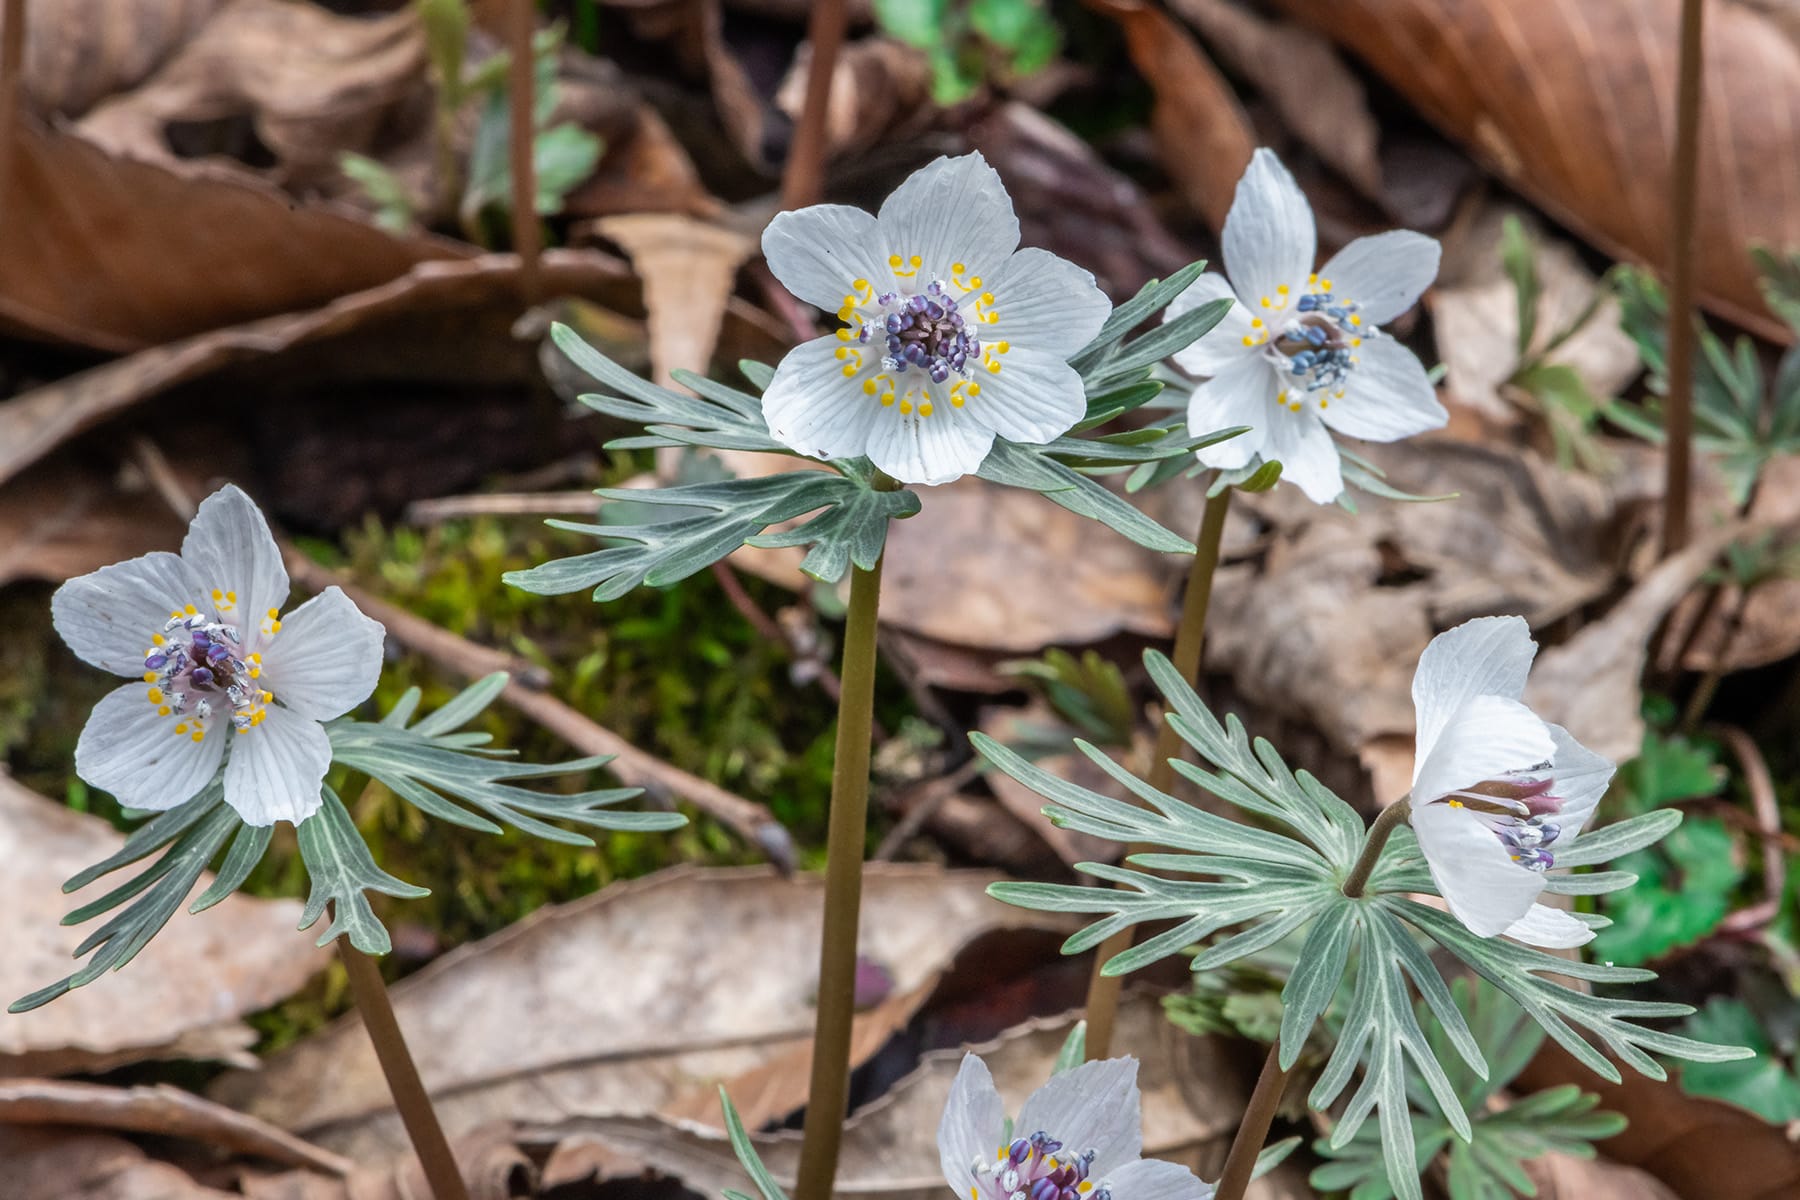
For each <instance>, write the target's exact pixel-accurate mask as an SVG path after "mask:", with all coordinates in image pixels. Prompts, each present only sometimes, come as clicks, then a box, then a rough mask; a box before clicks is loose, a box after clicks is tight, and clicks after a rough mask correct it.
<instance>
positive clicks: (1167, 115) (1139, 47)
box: [1088, 0, 1256, 230]
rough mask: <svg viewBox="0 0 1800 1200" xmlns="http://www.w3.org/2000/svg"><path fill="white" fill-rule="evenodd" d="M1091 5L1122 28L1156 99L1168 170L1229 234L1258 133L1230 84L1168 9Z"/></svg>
mask: <svg viewBox="0 0 1800 1200" xmlns="http://www.w3.org/2000/svg"><path fill="white" fill-rule="evenodd" d="M1088 2H1089V5H1090V7H1092V8H1095V9H1098V10H1099V11H1101V12H1103V13H1105V14H1107V15H1108V16H1110V17H1112V18H1113V19H1114V20H1115V21H1117V22H1119V25H1120V27H1121V28H1122V29H1123V30H1124V31H1125V46H1126V49H1127V50H1128V51H1129V52H1130V54H1131V61H1132V62H1133V63H1135V64H1136V65H1137V69H1138V73H1139V74H1140V75H1142V76H1143V77H1144V78H1145V79H1146V80H1147V81H1148V82H1149V84H1150V87H1151V90H1152V91H1154V92H1155V93H1156V106H1155V107H1154V108H1153V109H1152V110H1151V112H1150V132H1151V133H1152V134H1153V135H1154V136H1155V138H1156V142H1157V146H1158V147H1159V148H1160V150H1161V161H1162V165H1163V169H1164V170H1166V171H1168V173H1169V175H1170V176H1171V177H1172V178H1173V179H1174V180H1175V182H1176V185H1177V186H1178V187H1179V188H1180V189H1181V194H1182V195H1183V196H1184V197H1186V199H1187V202H1188V203H1189V204H1190V205H1191V206H1192V207H1193V209H1194V211H1195V212H1197V213H1199V214H1200V215H1201V216H1202V217H1204V218H1205V219H1206V222H1207V224H1209V225H1211V226H1212V227H1213V229H1214V230H1218V229H1222V228H1224V225H1225V213H1226V211H1227V210H1228V209H1229V208H1230V207H1231V198H1232V195H1233V193H1234V192H1235V191H1236V189H1237V180H1238V177H1239V176H1240V175H1242V174H1243V173H1244V168H1245V167H1247V166H1249V165H1250V154H1251V152H1252V151H1253V150H1255V149H1256V134H1255V132H1254V131H1253V130H1252V129H1251V128H1250V121H1249V118H1248V117H1246V116H1245V115H1244V112H1243V109H1241V108H1240V107H1239V106H1238V101H1237V97H1236V96H1235V95H1234V94H1233V93H1232V90H1231V87H1230V85H1228V84H1227V83H1226V82H1225V80H1224V78H1223V77H1222V76H1221V75H1220V74H1219V72H1218V70H1217V68H1215V67H1214V66H1213V65H1212V63H1211V62H1209V61H1208V60H1207V57H1206V55H1205V54H1203V53H1202V52H1201V50H1200V48H1199V47H1198V46H1196V45H1195V44H1194V39H1193V38H1191V37H1189V36H1188V33H1187V31H1186V30H1185V29H1183V28H1182V27H1181V26H1180V25H1179V24H1177V23H1176V22H1175V20H1174V19H1173V18H1172V17H1170V16H1169V15H1168V14H1167V13H1165V12H1163V11H1162V9H1160V8H1158V7H1156V6H1154V5H1152V4H1149V3H1146V2H1145V0H1088Z"/></svg>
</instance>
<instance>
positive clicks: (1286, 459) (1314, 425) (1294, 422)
mask: <svg viewBox="0 0 1800 1200" xmlns="http://www.w3.org/2000/svg"><path fill="white" fill-rule="evenodd" d="M1306 403H1307V401H1306V400H1304V399H1303V400H1302V401H1301V404H1302V405H1305V404H1306ZM1262 454H1263V457H1264V458H1266V459H1276V460H1279V461H1280V463H1281V477H1282V478H1283V479H1285V480H1287V481H1288V482H1289V483H1291V484H1293V485H1294V486H1295V487H1298V488H1299V489H1300V490H1301V491H1302V492H1305V493H1306V498H1307V499H1308V500H1311V501H1312V502H1313V503H1314V504H1330V503H1331V502H1332V501H1333V500H1336V499H1337V498H1338V497H1339V496H1340V495H1342V494H1343V491H1344V465H1343V461H1342V460H1341V459H1340V458H1338V450H1337V443H1336V442H1334V441H1332V440H1331V432H1330V431H1329V430H1327V429H1326V428H1325V426H1324V425H1323V424H1322V423H1321V422H1320V420H1319V418H1318V415H1317V413H1316V412H1315V411H1314V410H1313V409H1311V408H1307V407H1303V408H1301V410H1300V411H1299V412H1288V411H1284V410H1282V409H1281V408H1279V407H1277V408H1276V409H1275V411H1274V413H1273V414H1272V415H1271V416H1270V418H1269V432H1268V437H1267V439H1266V440H1265V441H1264V442H1263V450H1262Z"/></svg>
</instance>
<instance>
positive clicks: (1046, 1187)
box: [1031, 1179, 1062, 1200]
mask: <svg viewBox="0 0 1800 1200" xmlns="http://www.w3.org/2000/svg"><path fill="white" fill-rule="evenodd" d="M1061 1191H1062V1189H1061V1188H1059V1187H1057V1186H1056V1185H1055V1184H1054V1183H1051V1182H1050V1181H1049V1180H1048V1179H1040V1180H1038V1181H1037V1182H1036V1183H1034V1184H1032V1185H1031V1200H1058V1194H1059V1193H1060V1192H1061Z"/></svg>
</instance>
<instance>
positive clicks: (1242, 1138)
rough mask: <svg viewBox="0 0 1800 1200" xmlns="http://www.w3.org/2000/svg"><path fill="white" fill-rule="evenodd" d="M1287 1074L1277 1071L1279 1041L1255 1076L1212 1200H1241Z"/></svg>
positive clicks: (1279, 1102) (1265, 1139)
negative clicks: (1253, 1084) (1254, 1087)
mask: <svg viewBox="0 0 1800 1200" xmlns="http://www.w3.org/2000/svg"><path fill="white" fill-rule="evenodd" d="M1287 1079H1288V1073H1287V1072H1286V1071H1284V1070H1282V1069H1281V1040H1280V1039H1279V1038H1277V1039H1276V1040H1275V1043H1274V1045H1272V1046H1270V1047H1269V1057H1267V1058H1265V1059H1263V1065H1262V1071H1261V1072H1260V1073H1259V1074H1258V1075H1257V1077H1256V1089H1255V1090H1254V1091H1252V1092H1251V1093H1250V1104H1249V1106H1248V1107H1247V1108H1245V1110H1244V1123H1243V1124H1242V1125H1240V1126H1238V1132H1237V1137H1236V1138H1234V1139H1232V1143H1231V1151H1230V1153H1228V1154H1227V1155H1226V1156H1225V1170H1224V1171H1223V1173H1221V1174H1220V1176H1219V1186H1218V1188H1217V1189H1216V1190H1215V1191H1214V1192H1213V1200H1243V1195H1244V1189H1245V1188H1247V1187H1249V1186H1250V1177H1251V1176H1252V1175H1254V1174H1255V1173H1256V1159H1257V1157H1258V1156H1259V1155H1260V1154H1262V1148H1263V1143H1264V1142H1266V1141H1267V1140H1268V1137H1269V1126H1271V1125H1273V1124H1274V1123H1275V1111H1276V1110H1277V1109H1278V1108H1280V1107H1281V1094H1282V1093H1283V1092H1285V1091H1287Z"/></svg>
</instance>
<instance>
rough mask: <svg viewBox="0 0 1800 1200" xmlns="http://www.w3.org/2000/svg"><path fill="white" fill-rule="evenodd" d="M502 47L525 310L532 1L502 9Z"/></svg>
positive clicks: (532, 146)
mask: <svg viewBox="0 0 1800 1200" xmlns="http://www.w3.org/2000/svg"><path fill="white" fill-rule="evenodd" d="M506 18H507V19H506V41H507V48H508V50H509V52H510V54H511V58H510V59H509V61H508V62H507V67H506V98H507V104H508V106H509V107H508V116H509V117H510V119H511V124H510V125H509V126H508V129H509V131H510V132H509V135H508V136H509V140H508V144H507V152H508V154H509V156H510V162H511V166H512V235H513V239H512V240H513V253H514V254H517V255H518V256H519V290H520V292H522V293H523V299H524V301H525V303H526V304H536V303H537V302H538V300H539V298H540V292H539V276H538V256H539V255H540V254H541V253H542V251H543V231H542V229H540V228H539V226H538V215H537V164H536V162H535V161H534V159H533V154H534V152H535V151H536V140H537V139H536V137H535V133H536V130H535V122H534V121H533V120H532V116H533V110H534V108H535V104H534V96H533V88H534V80H533V75H534V74H535V72H536V69H537V62H536V59H535V56H534V55H533V54H532V45H531V41H532V34H533V33H534V32H535V31H536V26H537V0H511V3H509V4H508V5H507V14H506Z"/></svg>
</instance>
